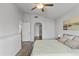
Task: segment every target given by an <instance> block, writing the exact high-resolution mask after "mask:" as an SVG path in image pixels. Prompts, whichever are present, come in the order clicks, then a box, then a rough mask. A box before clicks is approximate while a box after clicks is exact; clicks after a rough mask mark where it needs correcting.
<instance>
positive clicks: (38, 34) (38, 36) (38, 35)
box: [34, 23, 42, 40]
mask: <svg viewBox="0 0 79 59" xmlns="http://www.w3.org/2000/svg"><path fill="white" fill-rule="evenodd" d="M34 40H42V24H41V23H35V25H34Z"/></svg>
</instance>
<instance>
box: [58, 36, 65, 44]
mask: <svg viewBox="0 0 79 59" xmlns="http://www.w3.org/2000/svg"><path fill="white" fill-rule="evenodd" d="M66 40H67V39H66V38H64V37H62V38H60V39H58V41H59V42H61V43H64V42H65V41H66Z"/></svg>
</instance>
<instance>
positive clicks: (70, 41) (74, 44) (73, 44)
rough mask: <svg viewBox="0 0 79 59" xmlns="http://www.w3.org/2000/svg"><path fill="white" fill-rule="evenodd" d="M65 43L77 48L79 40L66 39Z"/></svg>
mask: <svg viewBox="0 0 79 59" xmlns="http://www.w3.org/2000/svg"><path fill="white" fill-rule="evenodd" d="M65 44H66V45H67V46H69V47H71V48H79V41H76V40H66V41H65Z"/></svg>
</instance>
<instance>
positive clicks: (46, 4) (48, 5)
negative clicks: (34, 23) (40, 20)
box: [44, 4, 54, 6]
mask: <svg viewBox="0 0 79 59" xmlns="http://www.w3.org/2000/svg"><path fill="white" fill-rule="evenodd" d="M44 5H45V6H54V4H44Z"/></svg>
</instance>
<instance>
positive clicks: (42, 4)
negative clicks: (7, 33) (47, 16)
mask: <svg viewBox="0 0 79 59" xmlns="http://www.w3.org/2000/svg"><path fill="white" fill-rule="evenodd" d="M35 4H36V5H35V6H34V7H33V8H32V10H34V9H36V8H38V9H41V11H42V12H44V7H46V6H54V4H44V3H35Z"/></svg>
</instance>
